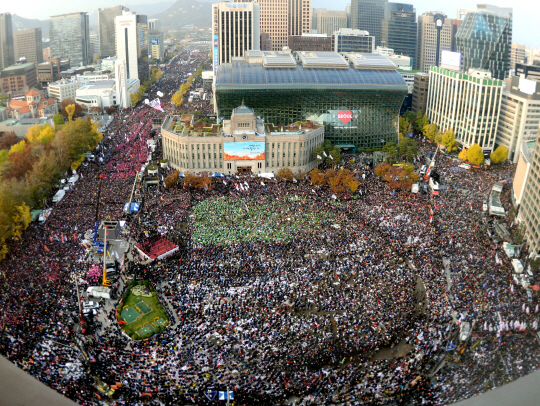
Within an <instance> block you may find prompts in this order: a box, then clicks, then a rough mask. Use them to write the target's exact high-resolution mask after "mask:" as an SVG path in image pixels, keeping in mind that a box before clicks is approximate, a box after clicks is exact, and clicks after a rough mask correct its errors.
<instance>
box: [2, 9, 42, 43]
mask: <svg viewBox="0 0 540 406" xmlns="http://www.w3.org/2000/svg"><path fill="white" fill-rule="evenodd" d="M11 24H12V25H13V31H19V30H28V29H30V28H41V37H42V38H43V39H46V38H49V20H30V19H28V18H24V17H21V16H18V15H17V14H12V15H11Z"/></svg>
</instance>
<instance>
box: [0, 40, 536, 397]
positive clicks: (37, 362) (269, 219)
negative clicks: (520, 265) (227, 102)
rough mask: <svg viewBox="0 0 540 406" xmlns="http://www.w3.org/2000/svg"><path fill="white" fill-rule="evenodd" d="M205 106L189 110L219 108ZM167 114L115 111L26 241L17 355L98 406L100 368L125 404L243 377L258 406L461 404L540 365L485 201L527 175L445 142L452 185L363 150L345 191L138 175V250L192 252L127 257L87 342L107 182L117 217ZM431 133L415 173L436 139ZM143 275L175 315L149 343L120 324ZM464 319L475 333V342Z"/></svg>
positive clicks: (170, 86)
mask: <svg viewBox="0 0 540 406" xmlns="http://www.w3.org/2000/svg"><path fill="white" fill-rule="evenodd" d="M201 58H202V57H200V56H193V55H191V54H190V52H189V50H187V51H183V52H182V53H180V54H179V55H178V56H177V57H175V58H174V59H173V60H172V61H171V62H170V63H169V65H168V66H167V67H164V68H162V70H163V73H164V77H163V78H162V79H161V80H160V81H158V83H157V84H156V85H155V86H154V87H152V88H151V89H149V90H148V91H149V93H150V98H153V97H155V95H156V92H157V91H161V92H163V93H164V94H165V96H164V97H163V98H162V102H161V103H162V104H161V105H162V107H163V108H164V109H165V110H166V111H167V112H168V113H172V112H175V113H178V112H180V111H182V110H181V109H185V108H186V107H185V106H172V105H171V104H170V102H169V100H170V97H171V96H172V93H174V92H175V91H176V89H177V88H178V86H179V81H180V80H181V79H182V78H184V77H185V76H186V75H187V74H188V73H189V72H195V71H196V69H197V68H198V66H200V64H201V62H202V60H201ZM198 80H200V79H198ZM197 103H199V104H200V106H198V105H192V106H190V108H197V109H200V110H199V111H202V112H209V111H211V107H210V106H209V103H208V102H202V101H201V102H197ZM163 114H164V113H162V112H160V111H158V110H155V109H151V108H150V107H148V106H147V105H145V104H144V103H141V104H139V105H138V106H136V107H134V108H132V109H126V110H124V111H121V112H118V114H117V115H116V116H115V117H114V118H113V119H112V121H111V122H110V123H108V125H107V127H106V129H105V130H104V132H103V135H104V138H103V141H102V142H101V143H100V145H99V146H98V148H97V149H96V151H95V152H94V154H95V155H96V157H97V159H96V161H95V162H85V164H84V165H83V166H81V169H80V174H81V175H82V176H81V179H80V181H79V182H77V183H76V184H75V185H74V187H73V189H72V190H71V191H70V192H69V193H67V194H66V196H65V198H64V199H63V200H62V201H60V202H59V203H58V204H56V205H55V206H54V210H53V212H52V214H51V215H50V217H49V218H48V220H47V221H46V222H45V223H44V224H42V225H32V226H31V227H30V228H29V229H27V230H26V231H25V233H24V234H23V236H22V238H21V240H20V241H18V242H13V243H12V244H11V245H10V253H9V255H8V257H7V258H6V259H5V260H4V261H2V262H0V286H2V290H1V291H0V309H1V313H0V353H1V354H2V355H4V356H5V357H7V358H8V359H9V360H10V361H11V362H13V363H15V364H16V365H17V366H19V367H20V368H22V369H24V370H26V371H27V372H28V373H30V374H32V375H33V376H35V377H36V378H37V379H39V380H40V381H41V382H43V383H45V384H47V385H48V386H50V387H51V388H53V389H55V390H57V391H58V392H60V393H62V394H64V395H65V396H67V397H69V398H71V399H73V400H75V401H77V402H78V403H80V404H82V405H94V404H97V402H98V400H99V397H103V396H105V395H104V394H103V393H100V392H99V391H98V390H97V389H96V385H97V384H96V382H97V381H96V378H99V379H100V380H101V381H102V382H104V383H107V384H109V385H115V386H116V387H117V391H116V393H115V395H114V397H115V400H114V401H113V403H111V404H117V405H137V404H149V405H153V404H155V405H158V404H161V405H178V404H197V405H204V404H216V403H217V402H218V401H217V400H216V399H215V397H214V396H215V395H214V394H213V391H224V390H227V389H228V390H231V391H233V392H234V396H235V402H236V404H245V405H256V404H261V405H264V404H267V405H276V404H286V403H289V404H292V402H294V401H299V400H303V401H304V402H305V403H304V404H314V405H331V404H344V405H358V404H380V405H383V404H410V402H413V403H414V404H428V405H444V404H451V403H453V402H456V401H459V400H461V399H465V398H468V397H471V396H475V395H477V394H479V393H482V392H485V391H487V390H490V389H493V388H495V387H498V386H501V385H503V384H505V383H507V382H509V381H512V380H514V379H517V378H519V377H521V376H523V375H525V374H528V373H530V372H532V371H534V370H536V369H537V368H538V366H539V365H540V347H539V346H538V344H537V343H536V342H535V338H534V332H535V331H536V330H537V327H538V318H539V313H538V306H537V303H538V297H534V299H533V301H531V302H529V301H528V299H527V295H526V294H525V291H524V290H523V288H522V287H521V286H518V285H516V284H515V283H514V281H513V279H512V271H513V270H512V265H511V259H510V258H508V257H507V256H506V254H505V253H504V251H503V250H502V248H501V245H500V244H495V243H494V242H493V241H492V240H491V239H490V238H489V236H488V235H487V234H486V232H485V225H486V222H487V221H488V220H487V216H486V215H485V214H484V213H483V212H482V205H483V201H484V199H485V198H486V193H487V192H488V191H489V189H490V188H491V187H492V186H493V184H494V183H495V182H497V181H500V180H504V179H511V178H512V176H513V173H514V171H515V167H513V166H512V165H510V164H502V165H499V166H497V167H494V168H492V169H490V170H479V171H473V170H469V171H466V170H456V168H457V166H458V163H456V162H455V161H454V160H453V159H452V158H451V157H447V156H444V155H442V154H440V153H439V155H437V156H436V158H435V160H436V164H435V167H436V169H437V171H438V172H439V174H440V177H441V183H445V184H447V185H449V187H450V189H449V190H445V191H442V192H441V193H440V194H439V195H433V194H423V193H417V194H414V193H411V192H410V191H397V190H393V189H391V188H389V186H388V185H387V184H385V183H384V182H382V181H381V180H380V179H378V178H377V177H376V176H375V175H374V174H373V171H372V169H371V168H368V167H367V166H366V165H365V162H364V161H363V159H362V156H360V155H356V156H355V157H352V156H347V157H345V156H344V157H343V159H342V162H340V163H339V165H338V167H343V168H346V169H350V170H351V171H352V172H353V173H354V175H355V176H356V178H357V180H358V182H359V184H360V186H359V189H358V190H357V191H356V192H355V193H354V194H347V195H341V196H335V195H334V193H333V192H332V191H331V190H330V189H328V188H327V187H326V186H315V185H313V184H311V182H310V180H309V176H306V175H305V174H304V175H302V176H298V179H297V181H295V182H291V181H285V180H280V179H278V178H275V179H264V180H263V181H261V178H258V177H256V176H254V175H251V174H242V175H240V174H236V175H233V176H230V177H225V178H216V179H215V180H214V183H213V187H211V188H208V190H203V189H191V188H189V187H186V188H184V187H182V186H176V187H173V188H165V186H164V185H163V182H160V185H158V186H156V187H153V188H149V189H147V190H146V189H145V188H142V187H141V188H140V190H141V193H143V194H144V205H143V207H142V208H141V211H140V212H139V213H135V214H133V215H132V216H131V217H130V218H128V219H127V223H126V226H125V227H126V230H128V231H126V235H127V238H129V242H130V243H131V244H133V243H134V242H140V236H141V235H142V234H143V233H144V232H145V231H148V230H152V232H154V233H156V232H158V233H159V234H161V235H163V236H164V237H166V238H168V239H171V240H172V241H174V242H178V243H179V245H180V247H181V249H180V250H179V251H178V252H177V253H176V254H175V255H174V256H172V257H170V258H168V259H166V260H161V261H155V262H153V263H150V264H148V263H142V262H141V261H139V260H138V259H137V258H136V255H137V253H136V251H135V250H133V251H132V252H130V253H129V255H128V256H126V258H124V263H125V267H124V269H123V270H122V272H121V278H120V283H119V284H118V287H117V289H118V292H117V296H116V297H115V298H114V299H111V300H110V301H109V303H108V305H107V307H104V306H103V307H101V308H100V310H99V312H100V315H99V317H96V318H95V320H94V322H93V324H94V325H93V328H91V329H90V331H91V333H90V334H89V335H85V336H83V335H81V334H80V333H79V332H77V328H76V324H77V322H78V316H77V315H76V312H77V293H76V289H75V281H76V280H77V281H78V282H79V283H80V284H81V285H82V286H83V287H85V283H86V282H87V281H86V276H87V273H88V271H89V264H88V261H87V255H88V250H87V248H86V247H85V245H87V244H88V241H87V240H86V239H85V233H87V231H88V230H92V229H93V225H94V220H95V218H94V216H95V208H96V207H95V205H96V199H97V197H96V195H97V190H98V189H99V187H100V184H101V187H102V191H101V200H102V202H101V205H100V207H99V217H100V219H106V218H109V219H114V220H120V219H121V218H123V216H124V215H125V213H124V204H125V203H126V202H128V201H129V200H130V196H131V192H132V185H133V182H134V180H135V176H136V172H137V171H138V170H140V168H141V166H143V165H144V164H145V163H146V162H147V159H148V155H149V154H152V160H153V161H157V160H159V158H160V157H161V145H160V139H159V137H158V135H157V133H156V131H155V128H154V129H153V127H152V125H153V123H154V122H155V121H156V120H157V121H159V120H160V119H161V118H163ZM148 141H152V142H150V143H149V142H148ZM419 142H420V146H419V152H418V157H417V160H415V161H417V162H415V165H416V166H417V167H418V168H419V167H420V166H421V165H422V164H423V163H424V159H425V157H426V156H427V155H428V152H433V151H434V150H435V147H434V146H433V145H432V144H429V143H424V142H423V141H422V140H420V141H419ZM151 144H153V145H155V147H154V149H153V151H152V149H151V147H150V145H151ZM353 158H354V159H353ZM100 174H103V175H104V176H103V178H101V177H100V176H99V175H100ZM166 175H167V170H165V169H160V173H159V177H160V179H163V177H164V176H166ZM239 185H242V187H239ZM506 187H508V186H506ZM149 243H151V241H150V242H149ZM90 244H91V243H90ZM132 254H133V257H132ZM128 278H141V279H145V280H149V281H150V282H152V284H153V286H154V287H155V289H156V291H157V292H158V293H159V297H160V299H161V300H162V301H163V304H164V307H165V309H166V310H167V312H168V313H169V316H170V320H171V325H170V326H169V327H167V328H166V329H165V331H164V332H163V333H161V334H158V335H155V336H153V337H151V338H149V339H146V340H141V341H132V340H131V339H129V338H127V336H125V335H124V334H123V333H122V332H121V329H120V327H119V325H118V323H117V320H116V312H115V310H114V309H115V308H116V306H117V305H118V303H119V301H120V299H121V297H122V295H123V294H124V293H125V292H126V286H127V280H128ZM535 278H536V279H534V280H533V281H531V285H534V284H535V283H539V282H538V277H537V276H535ZM74 314H75V316H74ZM465 322H468V323H471V324H472V326H473V327H472V335H471V337H470V338H469V339H468V340H467V341H465V342H462V341H461V340H460V338H459V337H458V332H459V328H460V327H459V326H460V325H461V324H462V323H465ZM73 344H75V345H73ZM83 353H84V354H86V355H87V356H85V355H83ZM447 356H448V358H447ZM443 360H445V362H444V363H442V361H443Z"/></svg>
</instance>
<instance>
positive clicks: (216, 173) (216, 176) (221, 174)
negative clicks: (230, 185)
mask: <svg viewBox="0 0 540 406" xmlns="http://www.w3.org/2000/svg"><path fill="white" fill-rule="evenodd" d="M212 176H213V177H214V178H224V177H225V174H223V173H219V172H214V173H213V174H212Z"/></svg>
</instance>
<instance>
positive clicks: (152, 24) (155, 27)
mask: <svg viewBox="0 0 540 406" xmlns="http://www.w3.org/2000/svg"><path fill="white" fill-rule="evenodd" d="M154 31H159V32H161V21H159V20H158V19H157V18H151V19H150V20H148V32H154Z"/></svg>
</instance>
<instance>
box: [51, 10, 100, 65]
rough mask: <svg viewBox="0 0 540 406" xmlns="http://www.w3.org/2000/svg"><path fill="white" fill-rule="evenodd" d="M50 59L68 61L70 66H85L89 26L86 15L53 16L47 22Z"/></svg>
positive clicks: (88, 43)
mask: <svg viewBox="0 0 540 406" xmlns="http://www.w3.org/2000/svg"><path fill="white" fill-rule="evenodd" d="M49 35H50V37H51V42H50V46H51V55H50V57H51V58H60V59H62V60H63V59H68V58H69V57H71V66H72V67H78V66H86V65H87V64H88V63H89V62H90V60H91V59H92V58H91V57H90V24H89V22H88V15H87V14H86V13H71V14H62V15H58V16H53V17H51V19H50V20H49Z"/></svg>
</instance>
